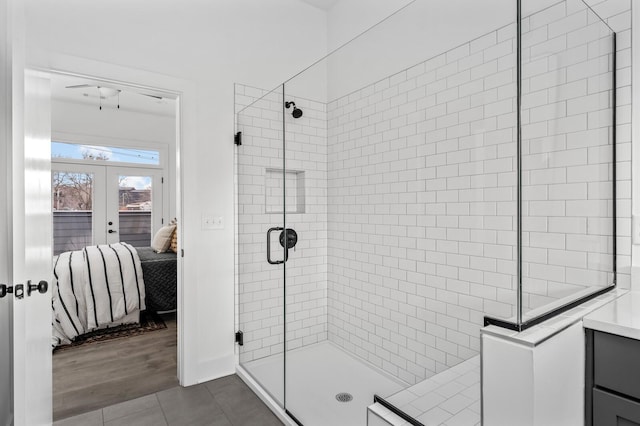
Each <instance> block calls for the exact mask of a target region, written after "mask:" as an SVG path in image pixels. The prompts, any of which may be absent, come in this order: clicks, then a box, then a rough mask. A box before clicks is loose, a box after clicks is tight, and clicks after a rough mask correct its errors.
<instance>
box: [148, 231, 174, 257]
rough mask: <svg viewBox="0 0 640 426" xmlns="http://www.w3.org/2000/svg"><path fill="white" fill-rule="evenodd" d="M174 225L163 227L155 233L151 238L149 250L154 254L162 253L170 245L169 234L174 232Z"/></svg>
mask: <svg viewBox="0 0 640 426" xmlns="http://www.w3.org/2000/svg"><path fill="white" fill-rule="evenodd" d="M175 229H176V225H167V226H163V227H162V228H160V229H159V230H158V232H156V235H154V236H153V241H151V248H152V249H153V251H155V252H156V253H164V252H165V251H167V249H168V248H169V244H171V234H173V231H175Z"/></svg>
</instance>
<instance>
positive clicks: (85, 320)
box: [52, 243, 177, 348]
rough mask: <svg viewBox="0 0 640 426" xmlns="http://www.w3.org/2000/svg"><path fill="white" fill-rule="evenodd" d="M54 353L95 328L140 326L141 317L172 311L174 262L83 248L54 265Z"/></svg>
mask: <svg viewBox="0 0 640 426" xmlns="http://www.w3.org/2000/svg"><path fill="white" fill-rule="evenodd" d="M54 277H55V280H54V286H53V297H52V306H53V315H52V325H53V330H54V332H53V340H52V346H53V347H54V348H55V347H56V346H58V345H61V344H68V343H71V342H72V341H73V340H74V339H75V338H76V337H77V336H79V335H81V334H84V333H87V332H89V331H93V330H96V329H100V328H107V327H112V326H115V325H119V324H124V323H132V322H138V321H139V315H140V312H141V311H144V310H150V311H170V310H174V309H176V293H177V291H176V290H177V288H176V283H177V256H176V254H175V253H173V252H170V253H155V252H154V251H153V249H152V248H150V247H142V248H140V247H138V248H134V247H133V246H131V245H129V244H127V243H115V244H109V245H98V246H88V247H85V248H83V249H82V250H77V251H71V252H64V253H61V254H60V255H59V256H58V257H57V258H56V260H55V265H54Z"/></svg>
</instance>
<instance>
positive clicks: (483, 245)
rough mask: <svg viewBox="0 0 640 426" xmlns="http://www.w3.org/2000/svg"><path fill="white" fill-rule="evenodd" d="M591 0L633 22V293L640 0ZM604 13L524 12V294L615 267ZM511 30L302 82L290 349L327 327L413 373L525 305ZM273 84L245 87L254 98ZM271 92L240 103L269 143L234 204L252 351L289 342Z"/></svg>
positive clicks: (626, 131) (625, 108) (470, 346)
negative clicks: (317, 87) (379, 66)
mask: <svg viewBox="0 0 640 426" xmlns="http://www.w3.org/2000/svg"><path fill="white" fill-rule="evenodd" d="M589 4H590V5H591V6H592V7H593V10H594V11H595V12H597V13H598V14H599V15H600V16H601V17H603V18H604V19H606V20H607V22H608V23H609V24H610V25H611V26H612V27H613V28H614V29H615V30H616V31H617V33H618V39H617V40H618V73H617V76H618V91H617V93H618V110H617V111H618V127H617V128H618V150H617V153H618V157H617V160H618V163H617V165H618V185H617V191H618V194H617V195H618V201H617V208H618V217H619V219H618V222H617V223H618V237H617V242H618V258H617V260H618V282H619V284H620V286H621V287H623V288H625V287H628V286H629V267H630V266H629V265H630V247H631V242H630V219H629V218H630V209H631V203H630V199H631V189H630V179H631V176H630V151H631V150H630V119H631V118H630V117H631V113H630V109H631V96H630V91H631V86H630V85H631V78H630V76H631V72H630V66H631V63H630V60H629V57H630V48H631V37H630V25H631V20H630V8H631V3H630V1H629V0H606V1H591V2H589ZM592 13H593V12H591V11H587V9H586V8H585V6H584V4H582V3H581V2H579V1H577V0H576V1H574V0H568V1H566V2H560V3H558V4H557V5H555V6H553V7H550V8H548V9H545V10H544V11H541V12H539V13H536V14H534V15H531V16H529V17H527V18H526V19H525V20H524V22H523V28H524V30H525V37H524V40H523V43H524V47H525V50H524V52H523V55H524V59H525V66H524V69H523V78H524V81H523V94H524V95H525V96H524V99H523V121H524V124H525V127H524V128H523V137H524V141H523V142H524V143H523V154H524V156H523V158H522V165H523V180H524V184H525V185H524V187H523V193H522V196H523V200H524V204H523V213H524V218H523V231H524V235H523V242H524V248H523V259H524V261H525V264H524V265H523V272H524V275H525V277H526V279H525V283H524V284H525V290H526V293H525V295H524V303H525V307H526V308H527V309H533V308H537V307H539V306H540V305H544V304H546V303H548V302H550V301H553V300H557V299H558V298H561V297H563V296H565V295H567V294H569V293H572V292H577V291H579V290H584V288H585V287H588V286H592V285H603V284H606V283H608V282H609V281H610V280H609V277H608V276H607V271H609V270H610V267H611V263H612V259H611V253H612V251H611V248H612V237H611V228H612V227H611V221H610V219H609V218H610V217H611V211H612V201H611V200H612V192H611V189H610V187H611V168H610V165H609V163H610V161H611V155H610V143H611V137H610V133H611V132H610V129H609V128H607V126H608V125H610V119H609V118H608V110H607V108H609V107H610V105H611V104H610V93H608V92H607V86H606V85H607V77H606V72H607V71H608V70H609V67H610V65H611V62H610V57H607V53H610V51H607V50H606V49H607V48H608V45H607V44H606V42H604V41H602V40H603V35H604V34H603V33H602V32H600V31H595V30H596V29H598V30H599V29H600V28H602V26H600V27H597V24H596V20H595V18H594V16H593V15H592ZM600 25H601V24H600ZM596 27H597V28H596ZM515 32H516V27H515V24H513V25H509V26H506V27H504V28H500V29H498V30H496V31H494V32H491V33H489V34H486V35H484V36H483V37H480V38H478V39H475V40H472V41H470V42H469V43H467V44H464V45H462V46H460V47H458V48H456V49H453V50H452V51H449V52H445V53H443V54H441V55H439V56H437V57H435V58H431V59H429V60H427V61H425V62H423V63H420V64H418V65H416V66H414V67H412V68H410V69H407V70H404V71H401V72H399V73H397V74H394V75H392V76H389V77H388V78H386V79H384V80H381V81H379V82H377V83H375V84H372V85H369V86H366V87H364V88H362V89H361V90H359V91H357V92H354V93H351V94H349V95H347V96H344V97H342V98H339V99H336V100H334V101H332V102H329V103H328V104H327V105H324V104H322V103H318V102H311V101H304V100H298V99H295V98H294V97H292V100H295V102H296V105H298V106H299V107H301V108H302V109H303V110H304V114H305V115H304V116H303V118H301V119H299V120H293V119H292V117H291V116H290V115H289V114H286V115H285V119H286V120H287V154H286V155H287V159H288V160H287V168H289V169H291V170H293V171H295V172H296V173H300V172H304V194H305V195H304V198H305V200H306V201H305V209H306V210H305V213H303V214H288V215H287V227H291V228H294V229H296V231H298V234H299V236H300V239H299V243H298V246H297V248H296V252H293V251H290V254H291V258H290V259H292V260H290V263H289V264H288V265H287V267H288V268H287V284H288V285H289V284H292V287H291V288H288V290H287V291H288V293H287V302H288V305H287V315H288V316H287V323H288V324H290V325H288V332H289V335H288V340H290V342H291V345H290V346H289V347H292V348H293V347H298V346H301V345H305V344H307V343H314V342H316V341H319V340H321V339H324V338H327V337H328V338H329V339H330V340H332V341H333V342H335V343H337V344H339V345H340V346H342V347H343V348H345V349H347V350H349V351H350V352H352V353H354V354H356V355H358V356H360V357H362V358H364V359H365V360H367V361H369V362H371V363H372V364H374V365H376V366H378V367H380V368H382V369H384V370H385V371H387V372H389V373H391V374H393V375H395V376H397V377H399V378H401V379H403V380H405V381H406V382H408V383H416V382H419V381H421V380H423V379H425V378H426V377H429V376H431V375H433V374H435V373H437V372H440V371H442V370H445V369H447V368H448V367H450V366H453V365H455V364H457V363H459V362H461V361H462V360H465V359H469V358H471V357H473V356H474V355H476V354H477V353H478V352H479V349H480V348H479V345H480V341H479V328H480V327H481V326H482V324H483V318H484V316H485V315H492V316H499V317H512V316H513V315H515V303H516V291H515V288H516V279H515V275H516V267H517V265H516V256H517V250H516V240H517V234H516V227H517V220H516V212H517V205H516V202H517V201H516V197H517V192H516V166H517V162H516V161H517V159H516V142H515V140H516V139H515V138H516V127H515V124H516V75H515V74H516V69H515V64H516V62H515V61H516V51H515V36H516V33H515ZM604 40H607V39H606V37H604ZM604 58H607V59H606V60H605V59H604ZM261 95H262V92H261V91H259V90H257V89H252V88H248V87H246V86H237V94H236V100H237V103H239V104H242V103H243V102H244V104H248V103H249V102H251V101H252V100H254V99H256V98H258V97H259V96H261ZM288 97H291V96H288ZM287 100H289V99H287ZM265 102H266V101H264V102H263V101H261V102H259V103H258V104H256V105H253V106H252V107H251V110H253V109H256V110H260V111H256V112H251V113H246V112H245V114H244V115H245V117H244V118H242V120H248V121H247V122H242V126H243V127H244V128H245V129H250V130H247V131H248V132H249V135H248V137H251V138H252V139H253V141H252V142H245V143H246V144H253V146H254V148H253V149H250V150H249V151H245V152H244V153H243V154H242V156H245V160H243V161H248V162H249V163H250V164H246V167H247V168H246V169H244V168H242V170H241V171H242V172H243V173H245V174H247V175H252V176H253V177H251V178H248V182H249V183H247V185H248V187H247V188H246V189H247V191H248V192H246V193H244V192H242V191H241V190H239V199H238V202H239V221H240V223H239V243H238V246H239V249H238V250H239V254H240V255H239V257H240V258H242V257H243V256H245V257H247V259H248V261H247V262H246V263H245V264H244V266H243V265H242V264H241V265H240V270H239V274H240V276H241V278H240V279H239V293H240V294H239V300H240V301H239V304H240V307H239V310H240V315H241V318H240V322H241V324H242V328H243V330H244V331H245V333H247V334H246V335H245V347H244V348H243V349H242V351H241V361H248V360H251V359H255V358H259V357H263V356H268V355H270V354H273V353H277V352H279V351H281V350H282V349H283V346H282V343H283V340H282V338H283V336H282V318H279V316H281V315H282V311H283V309H282V304H283V303H284V299H283V289H282V282H280V283H278V282H277V281H278V280H279V281H282V275H281V272H277V273H275V272H274V271H275V270H274V269H272V268H269V267H268V266H267V264H266V259H265V256H266V255H265V251H266V247H265V244H266V242H265V235H266V229H267V228H268V227H269V226H281V219H279V220H280V222H277V221H276V222H273V221H274V220H277V218H275V217H274V218H269V217H268V215H265V213H264V206H265V200H264V199H263V198H260V197H261V196H262V197H264V192H260V191H264V188H265V186H264V185H265V183H264V181H263V179H264V175H265V168H267V169H269V168H271V169H278V168H281V167H282V159H281V158H278V155H280V154H279V153H277V152H274V149H275V150H276V151H277V150H278V149H281V146H282V141H281V133H278V131H279V129H281V126H282V124H281V121H282V116H281V115H280V114H281V113H280V111H281V103H282V93H278V94H276V96H275V100H273V101H272V102H273V103H272V104H270V105H266V106H265V105H264V103H265ZM305 102H308V103H305ZM266 103H267V104H268V102H266ZM260 105H262V106H260ZM274 111H275V115H274ZM308 111H309V112H308ZM305 119H308V121H304V120H305ZM239 121H241V120H240V119H239ZM289 132H291V134H289ZM245 140H248V139H247V136H245ZM256 144H258V145H256ZM243 149H244V148H243ZM270 156H271V157H270ZM242 167H244V165H243V166H242ZM240 175H242V173H240V171H239V177H238V180H239V183H238V186H239V188H242V187H243V184H242V181H243V179H247V177H246V176H245V177H244V178H243V177H242V176H240ZM287 185H288V187H289V186H292V185H290V184H289V183H288V182H287ZM252 191H256V192H255V193H253V192H252ZM298 198H299V197H298ZM295 203H296V205H299V204H300V203H299V200H298V199H297V198H296V202H295ZM244 209H249V210H250V211H248V210H244ZM277 247H279V245H278V246H277ZM280 250H281V249H280ZM299 250H300V251H299ZM243 253H244V254H243ZM243 275H247V276H246V277H242V276H243ZM323 280H324V281H323ZM293 283H295V284H293ZM245 293H246V294H245ZM289 302H290V303H289ZM289 313H291V315H290V316H289ZM289 321H291V323H290V322H289Z"/></svg>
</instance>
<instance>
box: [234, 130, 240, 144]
mask: <svg viewBox="0 0 640 426" xmlns="http://www.w3.org/2000/svg"><path fill="white" fill-rule="evenodd" d="M233 143H235V144H236V145H242V132H238V133H236V135H235V136H234V137H233Z"/></svg>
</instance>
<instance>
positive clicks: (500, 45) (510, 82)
mask: <svg viewBox="0 0 640 426" xmlns="http://www.w3.org/2000/svg"><path fill="white" fill-rule="evenodd" d="M515 31H516V26H515V24H514V25H510V26H508V27H505V28H501V29H499V30H497V31H494V32H492V33H490V34H487V35H485V36H483V37H481V38H479V39H476V40H473V41H470V42H469V43H467V44H465V45H462V46H460V47H458V48H456V49H454V50H452V51H450V52H446V53H443V54H442V55H440V56H437V57H435V58H432V59H429V60H427V61H425V62H423V63H421V64H418V65H416V66H415V67H413V68H411V69H409V70H406V71H402V72H400V73H398V74H395V75H393V76H390V77H389V78H387V79H385V80H383V81H381V82H378V83H376V84H374V85H371V86H368V87H365V88H363V89H362V90H360V91H358V92H355V93H352V94H350V95H348V96H345V97H343V98H340V99H337V100H335V101H333V102H330V103H329V107H328V114H329V140H328V143H329V171H328V179H329V339H331V340H332V341H334V342H335V343H337V344H339V345H340V346H342V347H344V348H346V349H347V350H349V351H351V352H353V353H355V354H357V355H359V356H361V357H362V358H364V359H366V360H367V361H369V362H371V363H373V364H374V365H376V366H378V367H380V368H382V369H384V370H385V371H387V372H389V373H391V374H393V375H395V376H397V377H400V378H401V379H403V380H405V381H407V382H409V383H416V382H418V381H420V380H423V379H424V378H425V377H429V376H431V375H433V374H434V373H436V372H440V371H442V370H445V369H447V368H448V367H449V366H452V365H455V364H458V363H459V362H461V361H462V360H465V359H468V358H470V357H472V356H474V355H476V354H477V353H478V352H479V350H480V340H479V337H480V335H479V329H480V327H481V325H482V324H483V318H484V315H487V314H488V315H493V316H499V317H510V316H512V315H514V314H515V311H514V308H515V298H516V294H515V278H514V275H515V270H516V263H515V260H516V226H517V222H516V202H517V199H516V194H517V193H516V173H515V172H516V166H517V161H516V139H515V136H516V133H515V129H516V114H515V111H516V98H515V94H516V68H515V64H516V50H515V34H516V33H515Z"/></svg>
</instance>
